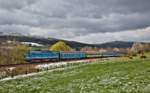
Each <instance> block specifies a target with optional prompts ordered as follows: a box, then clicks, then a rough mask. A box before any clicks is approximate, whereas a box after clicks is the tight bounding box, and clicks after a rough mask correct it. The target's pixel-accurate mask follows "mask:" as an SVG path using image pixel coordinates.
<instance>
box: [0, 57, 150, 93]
mask: <svg viewBox="0 0 150 93" xmlns="http://www.w3.org/2000/svg"><path fill="white" fill-rule="evenodd" d="M0 93H150V56H149V55H148V57H147V58H146V59H140V58H139V57H136V58H134V59H128V58H116V59H112V60H110V61H104V62H95V63H88V64H85V63H84V64H79V65H76V66H75V67H74V68H68V69H64V70H57V71H53V72H47V73H44V74H40V75H36V76H31V77H26V78H20V79H16V80H9V81H0Z"/></svg>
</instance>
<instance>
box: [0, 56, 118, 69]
mask: <svg viewBox="0 0 150 93" xmlns="http://www.w3.org/2000/svg"><path fill="white" fill-rule="evenodd" d="M109 57H119V56H107V57H89V58H85V59H70V60H68V59H67V60H61V61H47V62H31V63H29V62H26V63H20V64H7V65H0V68H1V67H16V66H27V65H39V64H49V63H56V62H57V63H59V62H63V61H67V62H68V63H69V62H72V61H78V60H90V59H99V58H109Z"/></svg>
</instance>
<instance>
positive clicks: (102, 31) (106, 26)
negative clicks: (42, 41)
mask: <svg viewBox="0 0 150 93" xmlns="http://www.w3.org/2000/svg"><path fill="white" fill-rule="evenodd" d="M0 32H4V33H16V32H17V33H21V34H24V35H34V36H42V37H54V38H60V39H65V40H73V41H79V42H85V43H103V42H108V41H116V40H121V41H144V42H150V34H149V33H150V0H0Z"/></svg>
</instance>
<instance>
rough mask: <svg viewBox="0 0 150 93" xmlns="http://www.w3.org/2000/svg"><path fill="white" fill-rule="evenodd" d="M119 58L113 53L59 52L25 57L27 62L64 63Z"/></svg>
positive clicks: (34, 52) (39, 52)
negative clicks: (74, 60)
mask: <svg viewBox="0 0 150 93" xmlns="http://www.w3.org/2000/svg"><path fill="white" fill-rule="evenodd" d="M114 56H119V55H116V54H114V53H113V52H112V53H107V54H106V53H104V54H103V53H86V52H79V51H76V52H63V51H61V52H57V51H30V52H28V53H27V54H26V55H25V60H26V61H27V62H41V61H42V62H43V61H62V60H73V59H86V58H98V57H99V58H100V57H114Z"/></svg>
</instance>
